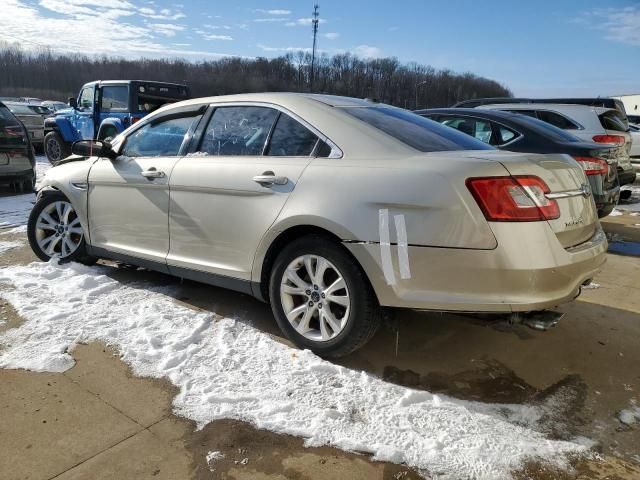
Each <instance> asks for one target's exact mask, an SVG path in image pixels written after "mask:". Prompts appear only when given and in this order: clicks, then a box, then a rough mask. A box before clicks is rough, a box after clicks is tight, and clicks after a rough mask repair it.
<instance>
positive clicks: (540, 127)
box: [518, 115, 580, 142]
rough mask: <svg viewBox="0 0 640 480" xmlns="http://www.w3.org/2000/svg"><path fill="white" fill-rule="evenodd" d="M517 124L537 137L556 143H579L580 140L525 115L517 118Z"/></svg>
mask: <svg viewBox="0 0 640 480" xmlns="http://www.w3.org/2000/svg"><path fill="white" fill-rule="evenodd" d="M518 122H520V123H522V124H524V125H525V126H526V127H529V128H530V129H531V130H533V131H534V132H536V133H537V134H538V135H542V136H544V137H547V138H550V139H552V140H555V141H558V142H579V141H580V139H579V138H578V137H575V136H573V135H571V134H570V133H567V132H565V131H564V130H562V129H561V128H558V127H556V126H553V125H551V124H550V123H547V122H544V121H542V120H538V119H537V118H533V117H529V116H527V115H521V116H519V117H518Z"/></svg>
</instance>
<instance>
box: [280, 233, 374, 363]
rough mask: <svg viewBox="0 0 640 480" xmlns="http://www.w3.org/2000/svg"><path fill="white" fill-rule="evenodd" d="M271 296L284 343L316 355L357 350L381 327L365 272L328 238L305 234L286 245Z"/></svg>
mask: <svg viewBox="0 0 640 480" xmlns="http://www.w3.org/2000/svg"><path fill="white" fill-rule="evenodd" d="M269 295H270V300H271V308H272V310H273V314H274V316H275V318H276V321H277V322H278V326H279V327H280V329H281V330H282V332H283V333H284V334H285V335H286V336H287V338H289V340H291V341H292V342H293V343H294V344H295V345H297V346H298V347H300V348H305V349H309V350H311V351H313V352H314V353H316V354H318V355H320V356H324V357H340V356H344V355H347V354H349V353H351V352H353V351H354V350H357V349H358V348H360V347H362V346H363V345H364V344H365V343H367V342H368V341H369V340H370V339H371V337H372V336H373V335H374V334H375V332H376V330H377V329H378V327H379V325H380V319H381V314H380V307H379V305H378V302H377V300H376V297H375V295H374V292H373V290H372V288H371V286H370V284H369V282H368V280H367V278H366V277H365V274H364V272H362V270H361V269H360V267H359V266H358V265H357V264H356V262H355V260H354V259H353V258H352V257H351V255H350V254H349V252H348V251H347V250H345V249H344V247H343V246H342V245H339V244H338V243H336V242H335V241H334V240H332V239H330V238H328V237H323V236H320V235H309V236H305V237H302V238H299V239H297V240H294V241H293V242H292V243H290V244H289V245H287V246H286V247H285V248H284V249H283V250H282V252H280V254H279V255H278V257H277V258H276V260H275V263H274V267H273V269H272V272H271V278H270V282H269Z"/></svg>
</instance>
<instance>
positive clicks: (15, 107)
mask: <svg viewBox="0 0 640 480" xmlns="http://www.w3.org/2000/svg"><path fill="white" fill-rule="evenodd" d="M7 107H8V108H9V110H11V111H12V112H13V113H15V114H16V115H35V112H34V111H33V110H31V107H30V106H29V105H26V104H17V103H14V104H11V105H7Z"/></svg>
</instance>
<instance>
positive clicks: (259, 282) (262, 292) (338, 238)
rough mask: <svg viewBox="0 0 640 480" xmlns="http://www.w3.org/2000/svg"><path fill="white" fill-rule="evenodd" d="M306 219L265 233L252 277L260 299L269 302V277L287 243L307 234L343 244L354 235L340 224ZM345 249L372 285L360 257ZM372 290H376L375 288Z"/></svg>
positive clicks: (255, 293) (256, 294) (256, 293)
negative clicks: (328, 223)
mask: <svg viewBox="0 0 640 480" xmlns="http://www.w3.org/2000/svg"><path fill="white" fill-rule="evenodd" d="M306 220H307V221H306V222H302V223H296V224H292V223H291V222H287V223H288V225H286V226H281V227H280V228H277V229H272V230H271V231H270V232H269V233H267V235H265V238H264V239H263V241H262V243H261V248H260V249H259V251H258V254H257V255H256V258H255V260H254V269H253V274H252V278H254V279H255V281H254V282H253V284H254V285H255V286H256V287H257V288H255V291H254V295H255V296H257V297H258V298H259V299H260V300H263V301H265V302H267V303H269V277H270V276H271V270H272V268H273V265H274V263H275V260H276V258H277V256H278V254H279V253H280V252H281V251H282V249H283V248H284V247H285V246H286V245H288V244H289V243H291V242H292V241H294V240H296V239H298V238H301V237H304V236H307V235H320V236H323V237H327V239H329V240H331V241H333V242H335V243H336V244H338V245H341V246H342V245H343V242H344V240H345V239H350V238H351V237H352V235H351V234H350V232H349V231H348V230H346V229H344V228H342V227H340V226H339V225H331V226H329V225H326V224H322V225H321V224H320V222H318V223H316V222H310V221H309V219H306ZM344 251H345V252H346V253H347V255H349V257H351V258H352V260H353V262H354V264H355V265H356V266H357V267H358V268H359V269H360V270H361V271H362V273H363V274H364V276H365V278H366V279H367V281H368V282H369V284H370V285H371V282H370V280H369V276H368V275H367V272H366V271H365V269H364V268H363V266H362V265H361V264H360V262H359V261H358V259H357V258H356V257H355V256H354V255H353V254H352V253H351V252H350V251H349V249H347V248H344ZM372 291H374V290H373V288H372ZM374 294H375V292H374Z"/></svg>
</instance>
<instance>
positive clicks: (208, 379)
mask: <svg viewBox="0 0 640 480" xmlns="http://www.w3.org/2000/svg"><path fill="white" fill-rule="evenodd" d="M109 271H110V268H109V267H105V266H94V267H86V266H83V265H79V264H66V265H58V264H57V263H56V261H55V260H52V261H51V262H49V263H32V264H30V265H27V266H12V267H7V268H3V269H0V285H2V284H4V285H2V290H1V291H0V296H2V297H4V298H6V299H7V300H8V301H9V302H11V304H12V305H13V306H14V307H15V308H16V310H17V311H18V313H19V314H20V315H21V316H22V317H23V318H24V320H25V321H24V323H22V324H21V325H20V326H19V327H16V328H14V329H11V330H8V331H6V332H4V333H2V334H0V367H2V368H25V369H29V370H34V371H49V372H63V371H65V370H67V369H69V368H71V367H72V366H73V364H74V361H73V358H72V356H71V355H70V353H69V351H71V350H72V349H73V348H74V346H75V345H76V344H78V343H81V342H91V341H103V342H105V343H107V344H109V345H112V346H114V347H116V348H118V349H119V351H120V352H121V355H122V359H123V360H124V361H125V362H127V363H128V364H129V365H130V366H131V367H132V369H133V372H134V373H135V374H136V375H141V376H150V377H156V378H159V377H167V378H168V379H169V380H170V381H171V382H172V383H173V384H175V385H176V386H177V387H178V388H179V394H178V395H177V396H176V397H175V399H174V401H173V407H174V411H175V413H176V414H178V415H182V416H184V417H187V418H189V419H192V420H194V421H195V422H196V423H197V425H198V426H199V427H203V426H204V425H205V424H207V423H209V422H211V421H213V420H216V419H222V418H232V419H238V420H243V421H247V422H251V423H252V424H254V425H255V426H256V427H257V428H261V429H267V430H271V431H273V432H276V433H286V434H291V435H296V436H300V437H303V438H305V439H306V444H307V445H309V446H313V445H323V444H330V445H333V446H336V447H339V448H342V449H345V450H353V451H361V452H367V453H371V454H373V455H374V458H375V459H378V460H387V461H391V462H395V463H406V464H407V465H409V466H411V467H413V468H416V469H418V470H422V471H425V472H426V471H428V472H429V474H430V475H431V476H433V477H434V478H456V479H460V478H473V479H501V478H509V477H510V473H509V472H511V471H512V470H513V469H515V468H517V467H518V466H520V465H522V463H523V462H524V461H525V460H527V459H529V458H531V457H541V458H544V459H545V460H547V461H550V462H554V463H557V464H559V465H566V463H565V456H566V455H569V454H572V453H575V452H581V451H584V450H586V448H587V446H586V445H585V442H578V441H577V440H576V442H569V441H558V440H550V439H547V438H546V437H545V436H544V435H543V434H542V433H540V432H539V431H536V428H538V427H539V425H538V422H539V421H540V420H541V418H542V416H543V415H544V414H545V408H547V409H548V406H546V407H545V406H533V405H493V404H483V403H479V402H468V401H461V400H456V399H453V398H450V397H447V396H444V395H434V394H431V393H429V392H426V391H418V390H412V389H409V388H405V387H401V386H397V385H394V384H390V383H387V382H384V381H382V380H380V379H379V378H377V377H374V376H372V375H370V374H367V373H365V372H359V371H354V370H350V369H347V368H344V367H341V366H337V365H334V364H332V363H330V362H328V361H324V360H322V359H320V358H318V357H317V356H315V355H314V354H312V353H311V352H309V351H301V350H296V349H293V348H290V347H288V346H286V345H284V344H282V343H280V342H278V341H276V340H274V339H273V338H271V337H270V336H269V335H267V334H265V333H262V332H261V331H259V330H256V329H254V328H252V327H251V326H250V325H247V324H246V323H243V322H240V321H236V320H234V319H231V318H221V317H217V316H216V315H214V314H211V313H203V312H201V311H194V310H191V309H189V308H187V307H185V306H182V305H178V304H177V303H175V302H174V301H173V300H172V298H171V295H172V294H177V292H176V290H175V289H174V287H158V286H154V285H150V284H146V283H138V284H129V285H124V284H122V283H120V282H118V281H116V280H113V279H112V278H110V277H109V276H108V273H109ZM547 413H548V412H547Z"/></svg>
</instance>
